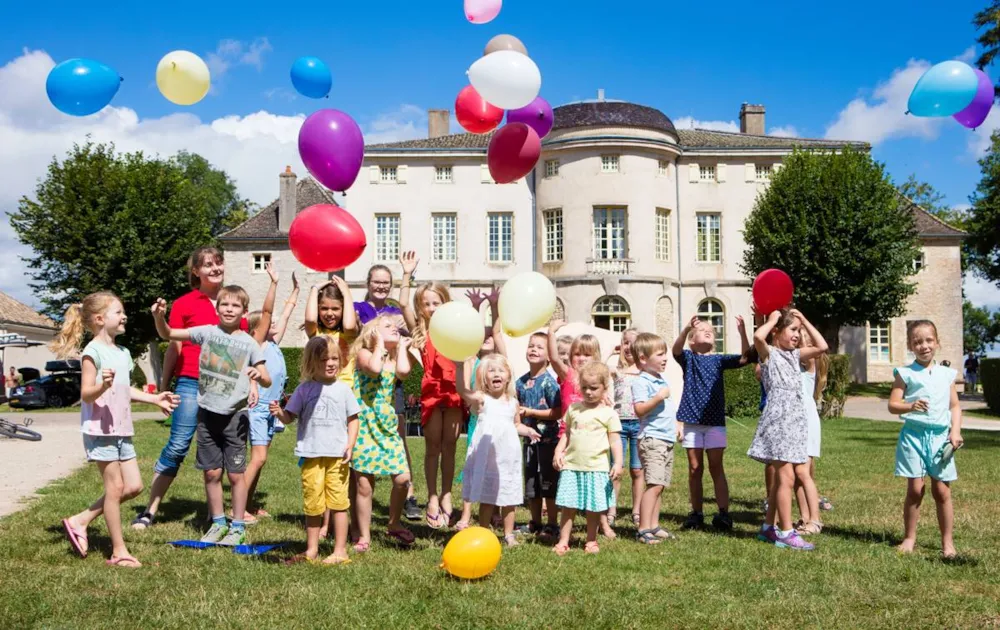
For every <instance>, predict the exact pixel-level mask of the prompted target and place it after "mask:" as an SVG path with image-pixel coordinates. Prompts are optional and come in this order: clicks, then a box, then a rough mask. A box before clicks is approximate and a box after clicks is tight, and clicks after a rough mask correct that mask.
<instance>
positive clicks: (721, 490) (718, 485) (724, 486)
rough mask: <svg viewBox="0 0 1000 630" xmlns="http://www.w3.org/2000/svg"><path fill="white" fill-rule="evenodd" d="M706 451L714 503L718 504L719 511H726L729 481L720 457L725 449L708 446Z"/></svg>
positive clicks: (727, 509)
mask: <svg viewBox="0 0 1000 630" xmlns="http://www.w3.org/2000/svg"><path fill="white" fill-rule="evenodd" d="M707 453H708V474H710V475H712V486H713V487H714V488H715V503H716V505H718V506H719V511H720V512H728V511H729V482H728V481H727V480H726V469H725V467H724V466H723V464H722V457H723V456H724V455H725V454H726V449H724V448H710V449H708V450H707ZM700 483H701V482H700V479H699V484H700Z"/></svg>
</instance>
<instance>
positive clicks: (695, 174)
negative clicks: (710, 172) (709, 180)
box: [688, 164, 701, 184]
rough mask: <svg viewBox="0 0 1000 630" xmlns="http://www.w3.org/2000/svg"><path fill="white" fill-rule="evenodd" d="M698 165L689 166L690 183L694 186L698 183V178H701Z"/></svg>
mask: <svg viewBox="0 0 1000 630" xmlns="http://www.w3.org/2000/svg"><path fill="white" fill-rule="evenodd" d="M700 170H701V169H699V168H698V165H697V164H688V181H690V182H691V183H692V184H697V183H698V178H700V177H701V173H700Z"/></svg>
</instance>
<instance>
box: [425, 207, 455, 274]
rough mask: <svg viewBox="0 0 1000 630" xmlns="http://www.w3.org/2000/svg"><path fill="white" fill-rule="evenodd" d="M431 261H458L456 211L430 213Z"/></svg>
mask: <svg viewBox="0 0 1000 630" xmlns="http://www.w3.org/2000/svg"><path fill="white" fill-rule="evenodd" d="M431 262H432V263H454V262H458V214H457V213H455V212H434V213H431Z"/></svg>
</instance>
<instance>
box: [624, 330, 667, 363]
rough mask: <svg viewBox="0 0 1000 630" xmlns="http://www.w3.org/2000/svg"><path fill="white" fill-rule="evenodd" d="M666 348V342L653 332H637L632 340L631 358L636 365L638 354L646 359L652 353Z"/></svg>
mask: <svg viewBox="0 0 1000 630" xmlns="http://www.w3.org/2000/svg"><path fill="white" fill-rule="evenodd" d="M666 349H667V342H666V341H664V340H663V337H661V336H659V335H654V334H653V333H639V335H638V336H637V337H636V338H635V341H633V342H632V360H633V361H635V364H636V365H639V357H640V356H645V357H646V358H647V359H648V358H649V357H651V356H653V354H654V353H656V352H659V351H661V350H663V351H666Z"/></svg>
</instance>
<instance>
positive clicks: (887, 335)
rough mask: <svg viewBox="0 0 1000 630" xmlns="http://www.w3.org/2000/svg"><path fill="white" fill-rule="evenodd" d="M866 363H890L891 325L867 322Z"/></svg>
mask: <svg viewBox="0 0 1000 630" xmlns="http://www.w3.org/2000/svg"><path fill="white" fill-rule="evenodd" d="M868 362H869V363H879V364H887V363H892V324H891V323H890V322H882V323H874V324H873V323H872V322H868Z"/></svg>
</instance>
